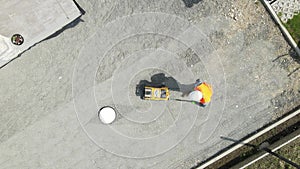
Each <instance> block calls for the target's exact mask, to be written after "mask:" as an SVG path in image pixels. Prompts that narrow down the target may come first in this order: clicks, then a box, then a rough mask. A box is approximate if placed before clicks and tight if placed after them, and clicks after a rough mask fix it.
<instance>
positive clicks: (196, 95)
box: [189, 90, 202, 102]
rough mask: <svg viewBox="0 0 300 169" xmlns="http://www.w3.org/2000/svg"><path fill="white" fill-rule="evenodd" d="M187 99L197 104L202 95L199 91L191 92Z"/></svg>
mask: <svg viewBox="0 0 300 169" xmlns="http://www.w3.org/2000/svg"><path fill="white" fill-rule="evenodd" d="M189 99H190V100H192V101H196V102H199V101H200V100H201V99H202V93H201V92H200V91H199V90H195V91H192V92H191V93H190V94H189Z"/></svg>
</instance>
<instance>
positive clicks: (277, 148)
mask: <svg viewBox="0 0 300 169" xmlns="http://www.w3.org/2000/svg"><path fill="white" fill-rule="evenodd" d="M297 138H300V134H299V135H297V136H295V137H294V138H292V139H291V140H288V141H287V142H285V143H283V144H281V145H279V146H278V147H276V148H274V149H273V150H272V152H274V151H277V150H279V149H280V148H282V147H283V146H285V145H287V144H289V143H291V142H292V141H294V140H296V139H297ZM267 155H269V153H265V154H263V155H262V156H260V157H258V158H256V159H255V160H253V161H251V162H249V163H248V164H246V165H244V166H243V167H241V169H243V168H246V167H248V166H250V165H252V164H253V163H255V162H257V161H258V160H260V159H262V158H264V157H266V156H267Z"/></svg>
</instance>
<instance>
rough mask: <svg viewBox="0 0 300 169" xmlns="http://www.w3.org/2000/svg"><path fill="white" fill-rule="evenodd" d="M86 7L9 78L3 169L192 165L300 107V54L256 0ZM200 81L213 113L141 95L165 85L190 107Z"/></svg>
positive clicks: (1, 121) (0, 89) (5, 73)
mask: <svg viewBox="0 0 300 169" xmlns="http://www.w3.org/2000/svg"><path fill="white" fill-rule="evenodd" d="M77 3H78V4H79V5H80V6H81V8H82V9H83V10H85V14H84V15H83V16H82V17H81V18H80V19H78V20H76V21H75V22H74V23H73V24H76V25H72V26H70V27H68V28H69V29H65V30H64V31H62V32H61V33H60V34H57V35H56V36H53V37H52V38H49V39H47V40H45V41H43V42H41V43H39V44H37V45H35V46H34V47H32V48H31V49H30V50H28V51H26V52H25V53H23V54H22V55H21V56H20V57H19V58H17V59H15V60H14V61H13V62H11V63H9V64H8V65H6V66H5V67H3V68H1V69H0V79H1V86H0V93H1V97H0V107H1V111H0V112H1V113H0V164H1V165H0V168H1V169H2V168H3V169H4V168H30V169H34V168H38V169H41V168H72V169H74V168H80V169H81V168H89V169H96V168H105V169H107V168H191V167H192V166H195V165H196V164H197V163H200V162H201V161H203V160H205V159H207V158H209V157H210V156H212V155H214V154H216V153H217V152H219V151H220V150H222V149H224V148H226V147H227V146H228V145H230V144H232V143H231V142H228V141H226V140H223V139H221V137H220V136H225V137H228V138H232V139H237V140H238V139H240V138H243V137H245V136H246V135H248V134H249V133H252V132H253V131H255V130H257V129H259V128H260V127H262V126H264V125H266V124H268V123H270V122H272V121H273V120H275V119H277V118H278V117H280V116H282V115H283V114H284V113H285V112H287V111H289V110H291V109H292V108H294V107H296V106H298V105H299V103H300V102H299V101H300V70H299V67H300V64H299V63H300V61H299V57H297V56H296V55H295V54H294V52H293V51H292V50H291V48H290V46H289V45H288V44H287V42H286V41H285V39H284V37H283V36H282V34H281V32H280V30H279V28H278V27H277V26H276V25H275V24H274V23H273V21H272V19H271V17H270V16H269V14H268V13H267V11H266V10H265V8H264V7H263V5H262V4H261V3H260V2H258V1H257V2H256V1H252V0H241V1H233V0H224V1H222V2H220V1H217V0H203V1H200V2H199V3H198V4H195V5H194V6H193V7H192V8H187V7H186V6H185V4H184V2H183V1H180V0H156V1H146V0H145V1H141V0H125V1H109V0H107V1H97V0H90V1H83V0H78V1H77ZM162 73H163V74H164V76H162ZM196 79H201V80H203V81H207V82H208V83H210V84H212V86H213V89H214V95H213V98H212V102H211V103H210V104H209V105H208V106H207V107H205V108H202V107H198V106H197V105H194V104H191V103H189V102H177V101H174V100H170V101H167V102H151V101H144V100H141V99H140V97H138V96H136V93H135V91H136V85H137V84H139V83H141V81H142V80H147V81H149V82H165V83H167V84H169V85H171V84H172V85H174V84H175V86H176V85H177V88H176V87H175V88H174V89H173V90H172V91H171V97H172V98H183V99H184V98H186V96H184V95H186V94H187V92H189V91H190V90H192V88H193V83H194V82H195V80H196ZM174 82H176V83H174ZM107 105H109V106H112V107H114V108H115V109H116V110H117V113H118V114H117V119H116V121H115V122H114V123H112V124H111V125H104V124H101V122H100V121H99V119H98V117H97V112H98V110H99V108H101V107H102V106H107Z"/></svg>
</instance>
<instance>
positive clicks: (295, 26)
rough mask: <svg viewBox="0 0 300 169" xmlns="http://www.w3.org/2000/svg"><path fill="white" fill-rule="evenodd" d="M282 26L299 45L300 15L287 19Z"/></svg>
mask: <svg viewBox="0 0 300 169" xmlns="http://www.w3.org/2000/svg"><path fill="white" fill-rule="evenodd" d="M284 26H285V27H286V28H287V29H288V31H289V32H290V34H291V35H292V37H293V38H294V40H295V42H296V43H297V44H298V46H299V45H300V14H298V15H295V16H294V17H293V18H292V19H289V20H288V21H287V23H284Z"/></svg>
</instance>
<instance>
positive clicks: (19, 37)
mask: <svg viewBox="0 0 300 169" xmlns="http://www.w3.org/2000/svg"><path fill="white" fill-rule="evenodd" d="M11 42H12V43H13V44H14V45H22V44H23V42H24V38H23V36H22V35H20V34H14V35H13V36H12V37H11Z"/></svg>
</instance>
